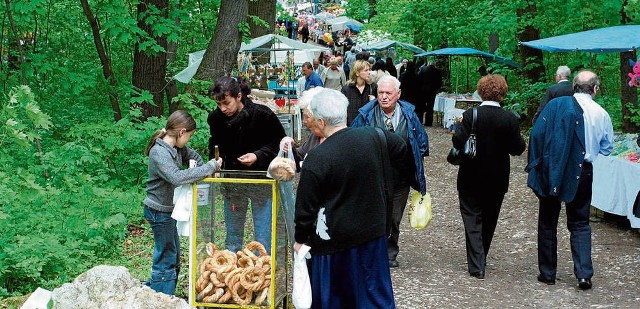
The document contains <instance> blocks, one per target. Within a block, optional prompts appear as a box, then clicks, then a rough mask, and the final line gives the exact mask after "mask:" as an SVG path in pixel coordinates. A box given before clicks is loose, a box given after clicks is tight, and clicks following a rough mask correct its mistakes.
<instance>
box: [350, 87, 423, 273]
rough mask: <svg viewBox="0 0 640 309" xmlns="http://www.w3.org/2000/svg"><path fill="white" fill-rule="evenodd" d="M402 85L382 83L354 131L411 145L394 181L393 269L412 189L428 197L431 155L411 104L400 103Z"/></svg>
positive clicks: (389, 244) (390, 247)
mask: <svg viewBox="0 0 640 309" xmlns="http://www.w3.org/2000/svg"><path fill="white" fill-rule="evenodd" d="M400 92H401V91H400V82H399V81H398V79H396V78H395V77H393V76H391V75H385V76H382V78H380V80H379V81H378V98H377V99H375V100H373V101H371V102H369V103H367V104H366V105H365V106H363V107H362V108H360V110H359V115H358V117H356V119H355V120H354V121H353V123H352V124H351V127H362V126H374V127H378V128H381V129H384V130H387V131H391V132H394V133H395V134H397V135H400V136H401V137H402V138H403V139H404V140H405V142H406V143H407V149H410V150H411V151H407V154H406V155H405V157H404V158H403V159H402V160H401V161H399V162H396V166H397V167H398V170H397V172H398V173H397V175H395V177H394V179H393V182H394V183H393V215H392V218H391V232H390V235H389V238H388V240H387V247H388V253H389V267H398V266H399V265H400V263H399V262H398V260H397V256H398V252H399V251H400V248H399V247H398V239H399V238H400V222H401V221H402V215H403V213H404V208H405V206H406V205H407V198H408V197H409V188H410V187H412V188H414V189H415V190H417V191H420V193H422V195H424V194H426V193H427V181H426V178H425V175H424V164H423V159H424V157H425V156H428V155H429V138H428V137H427V132H426V131H425V129H424V127H423V126H422V123H421V122H420V120H419V119H418V116H417V115H416V113H415V112H414V111H413V105H411V103H409V102H406V101H403V100H400Z"/></svg>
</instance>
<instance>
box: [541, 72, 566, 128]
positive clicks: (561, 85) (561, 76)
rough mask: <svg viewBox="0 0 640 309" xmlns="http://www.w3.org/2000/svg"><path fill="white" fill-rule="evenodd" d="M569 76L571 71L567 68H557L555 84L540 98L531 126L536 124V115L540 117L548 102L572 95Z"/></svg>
mask: <svg viewBox="0 0 640 309" xmlns="http://www.w3.org/2000/svg"><path fill="white" fill-rule="evenodd" d="M570 75H571V70H570V69H569V67H568V66H566V65H562V66H559V67H558V70H556V83H555V84H553V85H551V86H549V88H547V91H546V92H545V93H544V97H542V101H540V105H539V106H538V109H536V114H535V115H534V116H533V122H532V124H535V123H536V119H538V115H540V112H542V110H543V109H544V107H545V106H546V105H547V103H549V101H551V100H553V99H555V98H559V97H563V96H568V95H573V85H571V82H569V76H570Z"/></svg>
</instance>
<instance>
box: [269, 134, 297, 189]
mask: <svg viewBox="0 0 640 309" xmlns="http://www.w3.org/2000/svg"><path fill="white" fill-rule="evenodd" d="M285 145H287V149H288V151H287V154H286V155H285V154H284V146H285ZM295 175H296V161H295V159H294V158H293V139H292V138H283V139H282V141H280V151H278V155H277V156H276V157H275V159H273V160H272V161H271V163H269V168H267V177H269V178H273V179H275V180H278V181H289V180H291V179H293V177H294V176H295Z"/></svg>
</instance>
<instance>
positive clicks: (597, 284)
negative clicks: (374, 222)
mask: <svg viewBox="0 0 640 309" xmlns="http://www.w3.org/2000/svg"><path fill="white" fill-rule="evenodd" d="M427 131H428V134H429V141H430V150H431V156H429V157H427V159H426V162H425V166H426V173H427V190H428V191H429V192H430V193H431V196H432V201H433V206H434V208H433V220H432V222H431V225H430V226H429V227H427V228H425V229H423V230H420V231H416V230H414V229H412V228H411V227H410V226H409V224H408V219H406V218H405V220H404V221H403V223H402V225H401V227H400V228H401V234H400V255H399V256H398V261H399V262H400V267H399V268H395V269H392V270H391V276H392V278H393V284H394V292H395V296H396V303H397V306H398V308H407V309H409V308H410V309H416V308H522V307H536V308H640V288H639V287H640V286H639V285H640V284H639V281H640V267H639V266H640V237H639V234H638V232H637V231H636V230H632V229H628V228H621V227H620V226H619V225H618V224H615V223H612V222H610V221H609V222H603V221H602V220H595V221H597V222H592V224H591V226H592V229H593V254H592V257H593V264H594V268H595V275H594V277H593V289H591V290H588V291H582V290H579V289H578V288H577V287H576V279H575V278H574V276H573V262H572V261H571V251H570V247H569V233H568V231H567V230H566V227H565V226H566V216H565V215H564V211H562V212H561V216H560V223H559V224H558V227H559V229H558V240H559V244H558V274H557V282H556V284H555V285H551V286H547V285H545V284H542V283H539V282H538V281H537V280H536V276H537V274H538V265H537V251H536V250H537V244H536V237H537V232H536V228H537V226H536V224H537V207H538V205H537V199H536V197H535V195H534V194H533V193H532V192H531V190H530V189H529V188H528V187H527V185H526V176H527V174H526V173H525V172H524V171H523V168H524V166H525V165H526V152H525V154H523V156H521V157H515V158H513V159H512V160H511V184H510V188H509V192H508V193H507V195H506V196H505V200H504V203H503V206H502V212H501V214H500V219H499V223H498V227H497V229H496V234H495V237H494V240H493V243H492V246H491V251H490V253H489V256H488V258H487V270H486V271H487V274H486V277H485V278H486V279H485V280H478V279H476V278H473V277H470V276H469V275H468V273H467V266H466V257H465V248H464V246H465V245H464V230H463V225H462V220H461V218H460V211H459V205H458V195H457V191H456V188H455V185H456V176H457V172H458V169H457V167H455V166H452V165H449V164H448V163H447V162H446V159H445V158H446V154H447V153H448V151H449V148H450V145H451V135H449V134H448V133H447V131H446V130H445V129H443V128H428V130H427Z"/></svg>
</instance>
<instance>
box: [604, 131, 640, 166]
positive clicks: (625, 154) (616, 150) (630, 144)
mask: <svg viewBox="0 0 640 309" xmlns="http://www.w3.org/2000/svg"><path fill="white" fill-rule="evenodd" d="M637 141H638V134H630V133H623V134H617V135H616V136H615V137H614V142H613V151H612V152H611V155H612V156H616V157H619V158H622V159H625V160H627V161H630V162H633V163H638V156H639V154H638V153H639V152H640V146H638V142H637Z"/></svg>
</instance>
